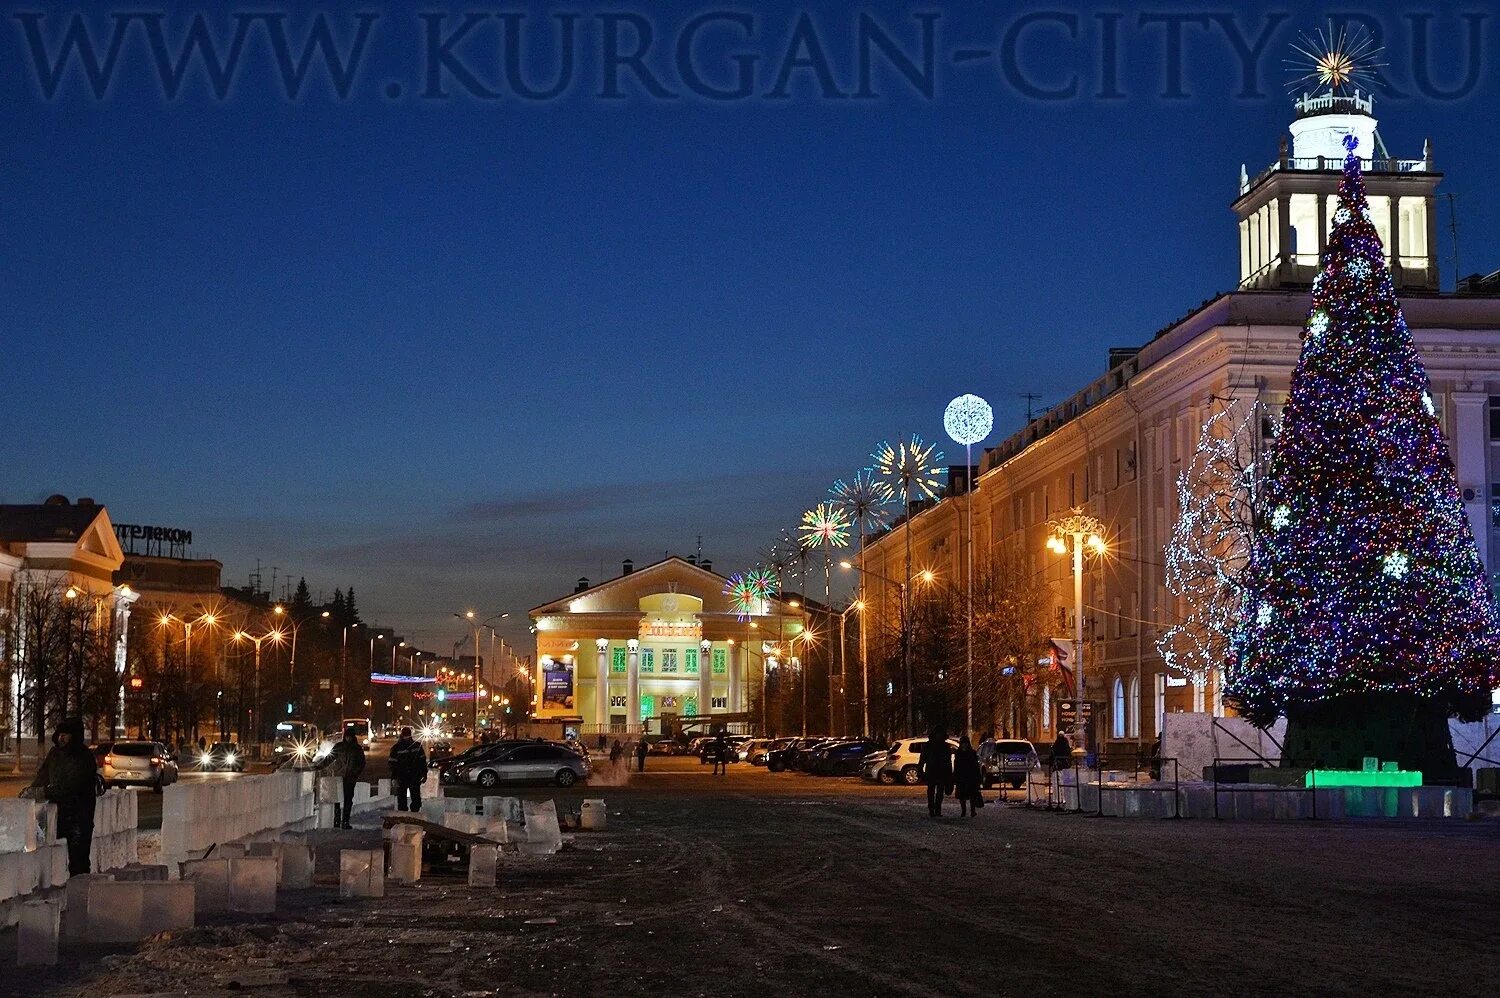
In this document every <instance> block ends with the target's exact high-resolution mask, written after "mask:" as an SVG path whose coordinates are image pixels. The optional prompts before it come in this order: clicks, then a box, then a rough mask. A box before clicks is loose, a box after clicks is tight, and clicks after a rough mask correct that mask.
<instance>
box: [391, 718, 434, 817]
mask: <svg viewBox="0 0 1500 998" xmlns="http://www.w3.org/2000/svg"><path fill="white" fill-rule="evenodd" d="M390 763H391V779H393V780H395V781H396V810H398V811H420V810H421V809H422V784H424V783H426V782H427V751H426V750H425V749H423V748H422V743H421V742H419V741H417V740H416V739H415V738H413V737H412V736H411V729H410V728H402V729H401V737H400V738H399V739H398V740H397V741H396V744H395V745H392V746H391V758H390Z"/></svg>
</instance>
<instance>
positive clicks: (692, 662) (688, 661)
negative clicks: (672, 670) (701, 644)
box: [663, 648, 698, 676]
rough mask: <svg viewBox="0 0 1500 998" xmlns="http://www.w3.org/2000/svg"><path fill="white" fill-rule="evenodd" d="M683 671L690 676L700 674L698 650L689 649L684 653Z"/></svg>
mask: <svg viewBox="0 0 1500 998" xmlns="http://www.w3.org/2000/svg"><path fill="white" fill-rule="evenodd" d="M663 671H665V670H663ZM682 671H683V672H686V673H687V674H688V675H690V676H696V675H697V674H698V649H696V648H689V649H688V650H687V651H685V652H683V653H682Z"/></svg>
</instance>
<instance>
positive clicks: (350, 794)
mask: <svg viewBox="0 0 1500 998" xmlns="http://www.w3.org/2000/svg"><path fill="white" fill-rule="evenodd" d="M318 769H319V770H324V769H326V770H328V775H330V776H340V777H343V780H344V806H343V810H342V811H338V812H335V814H334V820H335V822H336V823H337V824H338V826H339V827H340V828H348V827H350V825H349V819H350V818H352V817H353V816H354V784H355V783H357V782H358V781H359V774H360V773H363V772H364V771H365V750H364V749H363V748H361V747H360V744H359V735H358V734H357V733H356V732H355V730H354V727H353V726H352V725H351V726H350V727H347V728H345V729H344V738H343V740H342V741H340V742H337V743H335V744H334V746H333V750H332V751H331V752H329V753H328V758H326V759H324V760H323V761H322V762H320V763H319V764H318Z"/></svg>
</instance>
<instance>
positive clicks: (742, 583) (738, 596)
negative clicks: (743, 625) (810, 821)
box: [724, 572, 764, 621]
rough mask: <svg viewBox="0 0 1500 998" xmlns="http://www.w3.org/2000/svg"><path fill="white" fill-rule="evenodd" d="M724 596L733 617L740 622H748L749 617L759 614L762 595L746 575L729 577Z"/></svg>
mask: <svg viewBox="0 0 1500 998" xmlns="http://www.w3.org/2000/svg"><path fill="white" fill-rule="evenodd" d="M724 595H725V596H728V597H729V603H730V605H731V606H733V607H734V615H735V616H736V617H737V618H739V619H740V620H741V621H745V620H749V619H750V617H751V616H753V615H754V614H757V613H760V612H761V608H762V607H761V601H762V600H763V599H764V593H763V592H762V590H761V588H760V587H759V586H758V585H756V583H755V581H754V580H753V579H751V578H750V576H749V574H748V573H743V572H736V573H734V574H733V575H731V576H730V577H729V579H728V580H727V582H726V584H725V586H724Z"/></svg>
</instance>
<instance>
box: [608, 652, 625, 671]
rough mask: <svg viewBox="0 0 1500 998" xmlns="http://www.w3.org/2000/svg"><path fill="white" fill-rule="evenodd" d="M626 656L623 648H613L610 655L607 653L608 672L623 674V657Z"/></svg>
mask: <svg viewBox="0 0 1500 998" xmlns="http://www.w3.org/2000/svg"><path fill="white" fill-rule="evenodd" d="M626 654H627V652H626V651H625V649H624V648H615V649H612V650H611V651H610V653H609V671H610V672H619V673H623V672H624V671H625V656H626Z"/></svg>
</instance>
